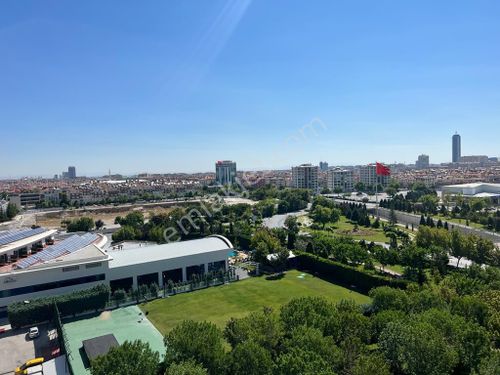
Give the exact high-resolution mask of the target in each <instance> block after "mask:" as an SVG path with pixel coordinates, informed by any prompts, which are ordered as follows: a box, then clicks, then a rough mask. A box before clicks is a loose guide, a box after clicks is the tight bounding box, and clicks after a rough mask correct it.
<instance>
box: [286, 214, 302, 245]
mask: <svg viewBox="0 0 500 375" xmlns="http://www.w3.org/2000/svg"><path fill="white" fill-rule="evenodd" d="M285 228H286V230H287V235H288V236H287V246H286V247H287V249H289V250H292V249H294V248H295V241H296V239H297V235H298V234H299V223H298V221H297V218H296V217H295V216H288V217H287V218H286V219H285Z"/></svg>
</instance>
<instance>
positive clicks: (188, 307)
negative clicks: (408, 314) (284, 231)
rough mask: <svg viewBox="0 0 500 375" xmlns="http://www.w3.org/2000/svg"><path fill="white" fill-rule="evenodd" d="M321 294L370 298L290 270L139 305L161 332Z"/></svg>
mask: <svg viewBox="0 0 500 375" xmlns="http://www.w3.org/2000/svg"><path fill="white" fill-rule="evenodd" d="M304 296H322V297H325V298H327V299H329V300H331V301H334V302H335V301H339V300H341V299H353V300H354V301H356V302H358V303H367V302H369V301H370V298H369V297H367V296H365V295H363V294H359V293H356V292H353V291H351V290H349V289H347V288H343V287H341V286H338V285H335V284H332V283H329V282H327V281H324V280H322V279H320V278H317V277H314V276H312V275H310V274H307V273H301V272H299V271H296V270H291V271H288V272H287V273H286V275H285V276H284V277H283V278H282V279H279V280H266V279H265V277H254V278H250V279H246V280H242V281H238V282H235V283H232V284H228V285H224V286H218V287H213V288H208V289H204V290H200V291H196V292H192V293H186V294H179V295H176V296H173V297H169V298H166V299H159V300H156V301H152V302H149V303H146V304H143V305H141V306H140V307H141V309H142V310H143V311H144V312H148V319H149V320H150V321H151V322H152V323H153V324H154V325H155V326H156V328H157V329H158V330H159V331H160V332H161V333H163V334H165V333H167V332H169V331H170V330H171V329H172V328H173V327H175V326H176V325H177V324H179V323H180V322H181V321H183V320H185V319H192V320H196V321H203V320H207V321H211V322H213V323H215V324H217V325H218V326H219V327H221V328H223V327H224V325H225V323H226V322H227V321H228V320H229V319H230V318H231V317H235V318H238V317H243V316H245V315H247V314H248V313H249V312H252V311H257V310H260V309H261V308H262V307H264V306H270V307H273V308H274V309H278V308H279V307H280V306H281V305H283V304H285V303H287V302H288V301H290V300H291V299H292V298H295V297H304Z"/></svg>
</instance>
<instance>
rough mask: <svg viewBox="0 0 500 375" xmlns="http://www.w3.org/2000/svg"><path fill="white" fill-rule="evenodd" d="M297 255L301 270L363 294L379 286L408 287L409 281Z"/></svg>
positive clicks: (308, 255)
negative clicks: (311, 272)
mask: <svg viewBox="0 0 500 375" xmlns="http://www.w3.org/2000/svg"><path fill="white" fill-rule="evenodd" d="M295 253H296V255H297V261H298V266H299V268H301V269H307V270H309V271H313V272H318V273H319V274H321V275H323V276H326V277H328V278H329V279H331V280H333V281H335V282H339V283H342V284H344V285H355V286H356V287H357V288H358V290H359V291H361V292H362V293H368V292H369V291H370V290H371V289H372V288H375V287H378V286H391V287H395V288H400V289H405V288H406V287H407V285H408V281H407V280H403V279H393V278H390V277H385V276H379V275H374V274H370V273H368V272H366V271H364V270H360V269H357V268H355V267H351V266H349V265H346V264H343V263H339V262H335V261H333V260H329V259H325V258H321V257H318V256H316V255H312V254H308V253H303V252H298V251H296V252H295Z"/></svg>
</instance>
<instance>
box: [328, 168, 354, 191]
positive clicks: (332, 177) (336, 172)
mask: <svg viewBox="0 0 500 375" xmlns="http://www.w3.org/2000/svg"><path fill="white" fill-rule="evenodd" d="M326 186H327V188H328V189H329V190H330V191H332V192H335V191H340V192H350V191H352V190H353V189H354V177H353V171H352V170H349V169H342V168H330V169H329V170H328V173H327V180H326Z"/></svg>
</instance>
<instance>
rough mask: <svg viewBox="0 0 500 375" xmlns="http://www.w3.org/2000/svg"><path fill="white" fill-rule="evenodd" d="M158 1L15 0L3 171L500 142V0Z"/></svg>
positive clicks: (3, 25) (180, 168) (431, 151)
mask: <svg viewBox="0 0 500 375" xmlns="http://www.w3.org/2000/svg"><path fill="white" fill-rule="evenodd" d="M153 3H154V4H153ZM153 3H152V4H148V5H147V6H143V5H141V6H139V5H137V6H135V5H134V4H121V3H120V4H119V6H118V3H113V2H110V3H108V5H107V6H102V5H101V4H99V5H97V4H92V3H81V4H77V5H74V4H71V5H70V4H67V3H64V2H59V1H55V2H53V7H46V6H45V5H44V4H41V3H39V2H35V1H32V2H23V3H22V4H21V3H18V2H14V1H12V2H8V1H7V2H3V3H2V4H1V5H0V53H2V55H3V56H6V57H7V58H5V59H2V60H1V61H0V71H1V72H2V85H0V123H1V124H2V126H3V129H6V130H4V134H8V136H9V140H11V141H9V142H5V143H4V144H3V146H2V148H1V149H0V160H1V161H2V166H1V168H0V177H2V178H8V177H16V178H17V177H22V176H47V177H48V176H53V175H54V174H55V173H60V171H61V170H63V169H65V168H66V167H67V166H68V165H76V166H77V168H78V174H79V175H87V176H96V175H105V174H107V171H108V170H109V169H111V170H112V171H114V172H116V173H122V174H126V175H132V174H137V173H140V172H145V171H146V172H150V173H168V172H186V173H191V172H203V171H211V170H212V169H213V161H214V160H222V159H229V160H235V161H237V162H238V167H239V169H241V170H262V169H282V168H289V167H291V166H292V165H298V164H301V163H305V162H313V163H318V162H319V161H320V160H324V161H327V162H329V163H330V164H331V165H348V164H367V163H370V162H374V161H377V160H378V161H384V162H387V163H392V162H394V161H398V162H406V163H413V162H414V160H415V158H416V157H417V156H418V155H420V154H426V155H429V156H430V158H431V160H432V162H433V163H441V162H449V161H451V159H450V148H449V143H450V136H451V135H452V134H453V133H454V132H455V131H458V132H459V133H460V134H461V136H462V140H463V142H462V143H463V144H462V154H463V155H473V154H487V155H489V156H500V155H497V154H496V153H498V135H500V131H499V129H500V126H499V121H500V110H499V109H498V106H497V103H498V102H499V101H500V92H499V91H498V89H497V88H498V84H499V83H500V74H499V72H500V66H499V63H498V61H500V59H499V57H500V56H499V54H500V49H499V48H498V43H497V40H498V36H499V35H500V25H499V24H498V22H497V19H496V14H498V11H499V10H500V4H498V3H496V2H492V1H478V2H474V4H457V3H456V2H452V1H450V0H448V1H443V2H440V3H439V4H436V3H435V2H431V1H422V2H419V3H418V4H411V5H408V4H401V3H399V2H396V1H393V2H388V3H386V4H384V5H380V4H374V3H372V2H369V1H366V2H364V4H363V5H362V6H360V5H359V4H349V3H344V4H334V3H331V2H328V1H324V2H321V4H319V3H318V4H317V6H314V7H311V6H310V4H306V3H296V4H288V3H280V2H273V3H270V2H265V1H250V0H240V1H238V0H233V1H226V0H217V1H214V2H193V3H188V4H179V3H171V2H169V3H164V2H156V3H155V2H153ZM115 5H116V6H115ZM285 5H286V12H283V9H284V7H285ZM359 9H363V11H362V12H360V11H359ZM130 19H134V22H130ZM423 24H425V25H426V27H425V28H422V27H421V25H423ZM299 25H300V27H298V26H299ZM27 108H29V110H27ZM311 123H315V124H316V125H318V124H323V125H318V126H317V127H316V130H315V132H312V133H311V132H309V133H306V135H305V136H304V133H303V130H304V129H305V127H307V126H308V124H311ZM12 140H19V141H18V142H12Z"/></svg>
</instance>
